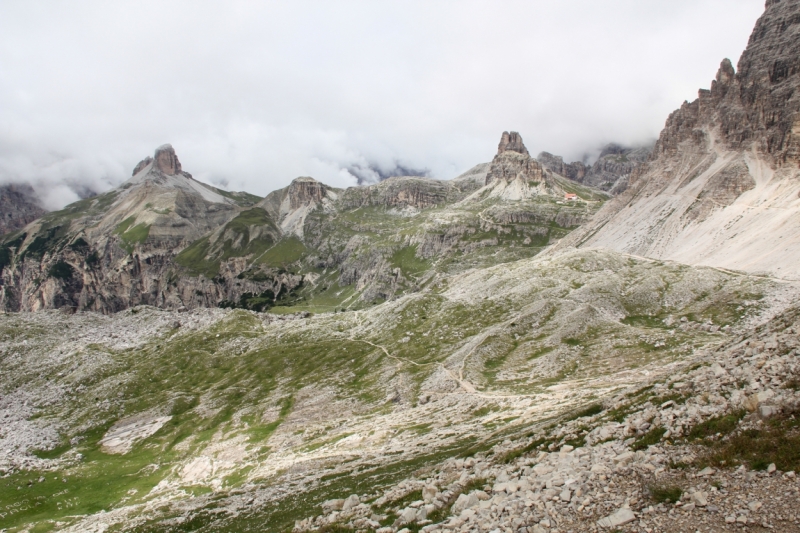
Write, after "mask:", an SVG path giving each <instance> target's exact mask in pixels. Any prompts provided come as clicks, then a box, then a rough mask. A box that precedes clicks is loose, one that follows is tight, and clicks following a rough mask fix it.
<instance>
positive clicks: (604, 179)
mask: <svg viewBox="0 0 800 533" xmlns="http://www.w3.org/2000/svg"><path fill="white" fill-rule="evenodd" d="M651 151H652V147H651V146H642V147H638V148H631V147H625V146H620V145H618V144H614V143H612V144H608V145H606V146H604V147H603V149H602V150H601V151H600V156H599V157H598V158H597V160H596V161H595V162H594V163H593V164H591V165H586V164H585V163H583V162H581V161H573V162H572V163H565V162H564V159H563V158H562V157H561V156H557V155H553V154H551V153H548V152H541V153H540V154H539V155H537V156H536V159H537V160H538V161H539V162H540V163H541V164H542V166H543V167H545V168H546V169H548V170H551V171H553V172H555V173H556V174H560V175H561V176H564V177H566V178H569V179H571V180H573V181H577V182H578V183H583V184H584V185H589V186H591V187H597V188H598V189H601V190H604V191H609V192H611V193H612V194H618V193H621V192H622V191H624V190H625V189H626V188H627V186H628V178H629V177H630V175H631V174H632V173H633V172H634V171H635V170H636V168H638V167H639V166H640V165H641V164H643V163H644V162H645V161H646V160H647V158H648V157H649V155H650V152H651Z"/></svg>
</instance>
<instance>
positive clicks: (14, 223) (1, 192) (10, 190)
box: [0, 183, 47, 235]
mask: <svg viewBox="0 0 800 533" xmlns="http://www.w3.org/2000/svg"><path fill="white" fill-rule="evenodd" d="M45 213H47V211H45V210H44V209H43V208H42V206H41V205H39V200H38V199H37V198H36V193H35V192H34V190H33V187H31V186H30V185H28V184H13V183H12V184H10V185H4V186H2V187H0V235H3V234H5V233H9V232H12V231H15V230H18V229H20V228H24V227H25V226H27V225H28V224H30V223H31V222H33V221H34V220H36V219H37V218H39V217H40V216H42V215H44V214H45Z"/></svg>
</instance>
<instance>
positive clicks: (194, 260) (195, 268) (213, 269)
mask: <svg viewBox="0 0 800 533" xmlns="http://www.w3.org/2000/svg"><path fill="white" fill-rule="evenodd" d="M210 248H211V243H209V241H208V237H203V238H202V239H198V240H196V241H194V242H193V243H192V244H190V245H189V246H187V247H186V248H184V249H183V250H182V251H181V252H180V253H179V254H178V255H177V256H176V257H175V262H176V263H178V264H179V265H181V266H183V267H185V268H186V269H188V270H189V271H190V272H191V273H192V274H195V275H197V274H203V275H204V276H205V277H207V278H209V279H211V278H213V277H214V276H216V275H217V274H218V273H219V261H214V260H207V259H206V256H207V255H208V251H209V249H210Z"/></svg>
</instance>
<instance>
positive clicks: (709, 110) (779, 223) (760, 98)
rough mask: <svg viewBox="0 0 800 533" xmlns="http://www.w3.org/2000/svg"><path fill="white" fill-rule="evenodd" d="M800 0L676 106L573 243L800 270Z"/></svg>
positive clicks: (774, 8)
mask: <svg viewBox="0 0 800 533" xmlns="http://www.w3.org/2000/svg"><path fill="white" fill-rule="evenodd" d="M798 89H800V1H798V0H774V1H769V2H767V4H766V10H765V12H764V14H763V15H762V17H761V18H760V19H759V20H758V22H757V23H756V26H755V29H754V30H753V33H752V35H751V36H750V40H749V43H748V46H747V49H746V50H745V52H744V53H743V54H742V57H741V59H740V60H739V65H738V70H734V68H733V65H732V64H731V62H730V61H729V60H727V59H726V60H724V61H722V64H721V65H720V68H719V71H718V72H717V75H716V78H715V79H714V80H713V81H712V83H711V89H710V90H701V91H700V92H699V96H698V98H697V99H696V100H695V101H693V102H691V103H690V102H685V103H684V104H683V105H682V106H681V107H680V109H678V110H676V111H675V112H673V113H672V114H671V115H670V116H669V118H668V119H667V122H666V125H665V127H664V129H663V131H662V132H661V135H660V136H659V139H658V141H657V143H656V145H655V147H654V149H653V153H652V154H651V155H650V157H649V159H648V161H647V162H646V163H645V164H643V165H642V166H640V167H638V168H637V169H635V170H634V171H633V173H632V175H631V177H630V185H629V189H628V190H627V191H626V192H625V193H624V194H622V195H621V196H619V197H618V198H617V199H616V200H614V201H612V202H609V203H608V204H607V205H606V206H605V207H604V209H603V210H602V211H601V212H600V213H599V214H598V216H597V217H596V219H595V220H594V221H593V223H592V224H590V225H589V226H588V227H586V228H584V229H582V230H581V231H580V232H576V233H575V234H573V235H571V236H570V239H567V241H570V242H571V243H572V244H577V245H581V246H603V247H608V248H612V249H616V250H621V251H625V252H630V253H634V254H638V255H646V256H652V257H659V258H666V259H674V260H677V261H681V262H685V263H690V264H704V265H713V266H722V267H727V268H734V269H741V270H748V271H757V272H769V273H771V274H773V275H778V276H782V277H787V278H798V279H800V232H798V231H797V228H798V227H800V198H798V196H799V195H800V159H799V158H798V142H800V90H798Z"/></svg>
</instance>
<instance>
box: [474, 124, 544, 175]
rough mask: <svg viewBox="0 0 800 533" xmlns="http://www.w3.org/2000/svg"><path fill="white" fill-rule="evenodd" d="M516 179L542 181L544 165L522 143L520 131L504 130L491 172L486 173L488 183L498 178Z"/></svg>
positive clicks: (490, 168)
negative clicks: (509, 131)
mask: <svg viewBox="0 0 800 533" xmlns="http://www.w3.org/2000/svg"><path fill="white" fill-rule="evenodd" d="M515 179H521V180H523V181H525V182H537V183H538V182H541V181H542V180H543V175H542V165H540V164H539V162H538V161H536V160H535V159H534V158H532V157H531V156H530V154H528V149H527V148H525V145H524V144H523V143H522V137H520V135H519V133H517V132H515V131H512V132H511V133H508V132H507V131H504V132H503V136H502V137H501V138H500V146H499V147H498V149H497V155H496V156H494V159H492V164H491V166H490V167H489V172H488V173H487V174H486V185H488V184H490V183H492V182H493V181H497V180H502V181H506V182H510V181H513V180H515Z"/></svg>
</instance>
